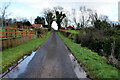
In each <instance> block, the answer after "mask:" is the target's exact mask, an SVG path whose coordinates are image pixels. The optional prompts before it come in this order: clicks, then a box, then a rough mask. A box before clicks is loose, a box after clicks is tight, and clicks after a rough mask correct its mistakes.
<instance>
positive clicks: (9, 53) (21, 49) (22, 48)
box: [0, 32, 51, 72]
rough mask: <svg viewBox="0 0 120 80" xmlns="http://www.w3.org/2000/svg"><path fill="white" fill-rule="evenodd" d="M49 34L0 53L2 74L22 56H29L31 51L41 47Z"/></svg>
mask: <svg viewBox="0 0 120 80" xmlns="http://www.w3.org/2000/svg"><path fill="white" fill-rule="evenodd" d="M50 33H51V32H48V34H47V35H46V36H45V37H43V38H36V39H32V40H30V41H28V42H26V43H24V44H21V45H19V46H17V47H15V48H10V49H7V50H4V51H3V52H0V54H2V72H4V71H6V70H7V69H8V68H9V66H12V65H13V64H14V63H15V62H17V61H18V60H19V59H20V58H22V56H24V55H27V54H29V53H30V52H31V51H33V50H35V49H36V48H38V47H39V46H41V45H42V44H43V43H44V42H45V41H46V40H47V38H48V37H49V35H50ZM0 57H1V56H0ZM0 66H1V65H0Z"/></svg>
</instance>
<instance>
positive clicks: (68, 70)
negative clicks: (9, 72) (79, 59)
mask: <svg viewBox="0 0 120 80" xmlns="http://www.w3.org/2000/svg"><path fill="white" fill-rule="evenodd" d="M67 53H68V50H67V49H66V48H65V44H64V43H63V41H62V40H61V39H60V37H59V36H58V34H57V33H56V32H52V33H51V35H50V37H49V38H48V39H47V41H46V42H45V43H44V44H43V45H42V46H41V47H40V48H39V49H38V51H37V52H36V54H35V55H34V57H33V58H32V60H31V61H30V62H29V63H28V65H27V67H26V69H25V70H24V72H22V73H21V74H19V75H18V77H17V78H77V76H76V74H75V72H74V69H73V65H72V62H71V60H70V57H69V55H68V54H67Z"/></svg>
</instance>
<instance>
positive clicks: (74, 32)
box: [65, 30, 79, 34]
mask: <svg viewBox="0 0 120 80" xmlns="http://www.w3.org/2000/svg"><path fill="white" fill-rule="evenodd" d="M65 31H67V32H70V33H73V34H78V33H79V30H65Z"/></svg>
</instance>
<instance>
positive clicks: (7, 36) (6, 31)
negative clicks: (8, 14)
mask: <svg viewBox="0 0 120 80" xmlns="http://www.w3.org/2000/svg"><path fill="white" fill-rule="evenodd" d="M6 38H8V30H7V28H6Z"/></svg>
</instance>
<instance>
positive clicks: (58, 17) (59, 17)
mask: <svg viewBox="0 0 120 80" xmlns="http://www.w3.org/2000/svg"><path fill="white" fill-rule="evenodd" d="M55 14H56V23H57V25H58V30H59V29H60V28H61V22H62V20H63V19H64V18H65V17H66V15H65V14H64V13H63V12H62V11H56V13H55Z"/></svg>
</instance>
